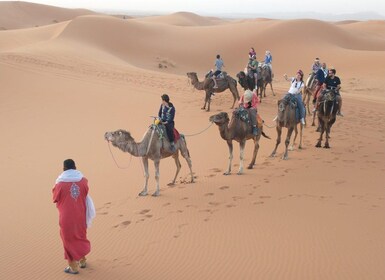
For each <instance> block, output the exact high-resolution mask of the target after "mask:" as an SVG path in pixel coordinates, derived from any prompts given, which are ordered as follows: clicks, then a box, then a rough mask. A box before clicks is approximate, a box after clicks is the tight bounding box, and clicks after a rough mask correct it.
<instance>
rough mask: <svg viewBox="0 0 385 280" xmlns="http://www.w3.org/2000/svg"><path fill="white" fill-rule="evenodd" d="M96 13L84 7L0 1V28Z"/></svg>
mask: <svg viewBox="0 0 385 280" xmlns="http://www.w3.org/2000/svg"><path fill="white" fill-rule="evenodd" d="M91 14H96V13H95V12H92V11H90V10H86V9H65V8H59V7H54V6H48V5H41V4H35V3H29V2H23V1H1V2H0V30H7V29H19V28H28V27H37V26H41V25H47V24H54V23H57V22H62V21H66V20H70V19H73V18H75V17H77V16H80V15H91Z"/></svg>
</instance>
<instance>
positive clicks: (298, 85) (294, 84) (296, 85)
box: [288, 78, 304, 94]
mask: <svg viewBox="0 0 385 280" xmlns="http://www.w3.org/2000/svg"><path fill="white" fill-rule="evenodd" d="M303 87H304V83H303V81H297V79H296V78H291V85H290V89H289V91H288V92H289V93H290V94H298V93H301V90H302V88H303Z"/></svg>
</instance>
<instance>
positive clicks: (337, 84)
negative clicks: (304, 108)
mask: <svg viewBox="0 0 385 280" xmlns="http://www.w3.org/2000/svg"><path fill="white" fill-rule="evenodd" d="M328 74H329V75H328V76H327V77H326V79H325V81H324V84H323V89H324V90H323V91H322V92H321V94H320V95H319V96H318V98H317V104H316V110H318V107H319V104H320V102H321V100H322V97H323V95H324V93H325V90H327V89H328V90H333V91H334V94H335V98H336V103H337V104H338V111H337V115H338V116H341V117H343V116H344V114H343V113H342V111H341V108H342V98H341V95H340V88H341V80H340V78H339V77H337V76H336V69H334V68H330V69H329V72H328Z"/></svg>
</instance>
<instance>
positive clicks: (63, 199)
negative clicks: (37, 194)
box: [52, 159, 91, 274]
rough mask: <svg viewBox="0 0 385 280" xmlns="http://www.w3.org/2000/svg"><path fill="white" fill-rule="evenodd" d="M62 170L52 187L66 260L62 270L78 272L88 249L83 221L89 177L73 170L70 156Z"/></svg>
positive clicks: (84, 264) (89, 247)
mask: <svg viewBox="0 0 385 280" xmlns="http://www.w3.org/2000/svg"><path fill="white" fill-rule="evenodd" d="M63 170H64V172H63V173H62V174H60V176H59V177H58V178H57V180H56V184H55V187H54V188H53V190H52V192H53V202H54V203H56V207H57V209H58V210H59V225H60V236H61V239H62V241H63V247H64V258H65V259H66V260H67V261H68V267H67V268H65V269H64V272H66V273H70V274H78V273H79V266H80V267H81V268H84V267H86V258H85V256H86V255H87V254H88V253H89V252H90V251H91V244H90V241H88V239H87V222H86V211H87V205H86V197H87V194H88V180H87V179H86V178H85V177H83V174H82V173H81V172H80V171H78V170H76V166H75V162H74V161H73V160H72V159H67V160H65V161H64V167H63Z"/></svg>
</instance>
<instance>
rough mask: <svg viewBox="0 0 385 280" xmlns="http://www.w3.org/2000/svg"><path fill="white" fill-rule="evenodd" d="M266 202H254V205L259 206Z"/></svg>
mask: <svg viewBox="0 0 385 280" xmlns="http://www.w3.org/2000/svg"><path fill="white" fill-rule="evenodd" d="M264 203H265V202H263V201H256V202H254V203H253V204H254V205H258V204H264Z"/></svg>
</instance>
